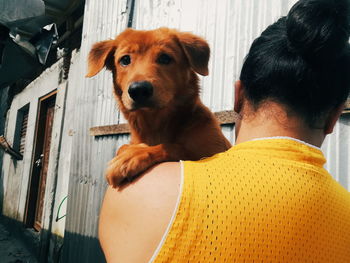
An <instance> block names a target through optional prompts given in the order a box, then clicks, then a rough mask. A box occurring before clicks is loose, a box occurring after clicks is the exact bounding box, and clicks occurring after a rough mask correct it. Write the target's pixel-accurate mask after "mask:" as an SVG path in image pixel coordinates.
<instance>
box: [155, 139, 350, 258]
mask: <svg viewBox="0 0 350 263" xmlns="http://www.w3.org/2000/svg"><path fill="white" fill-rule="evenodd" d="M324 163H325V159H324V157H323V154H322V152H321V151H320V150H319V149H318V148H316V147H312V146H310V145H306V144H304V143H301V142H298V141H294V140H291V139H286V138H284V139H265V140H256V141H249V142H244V143H241V144H238V145H236V146H234V147H232V148H231V149H230V150H228V151H227V152H225V153H221V154H217V155H215V156H214V157H211V158H207V159H204V160H201V161H197V162H189V161H186V162H183V164H182V165H183V178H182V179H183V183H182V193H181V194H180V199H179V203H178V207H177V209H176V211H175V213H174V216H173V219H172V222H171V224H170V225H169V228H168V230H167V233H166V235H165V236H164V239H163V240H162V242H161V244H160V245H159V248H158V250H157V251H156V253H155V255H154V259H152V260H151V261H153V260H154V261H153V262H156V263H159V262H172V263H173V262H181V263H182V262H191V263H197V262H198V263H199V262H203V263H207V262H220V263H221V262H259V263H260V262H264V263H265V262H269V263H271V262H283V263H287V262H293V263H296V262H297V263H300V262H317V263H322V262H327V263H330V262H334V263H349V262H350V193H349V192H348V191H347V190H345V189H344V188H343V187H342V186H340V185H339V184H338V183H337V182H336V181H335V180H334V179H333V178H332V177H331V176H330V175H329V174H328V172H327V171H326V170H325V169H324V168H323V165H324Z"/></svg>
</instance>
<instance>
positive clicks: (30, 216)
mask: <svg viewBox="0 0 350 263" xmlns="http://www.w3.org/2000/svg"><path fill="white" fill-rule="evenodd" d="M54 97H55V98H54ZM53 98H54V99H55V100H56V99H57V89H55V90H54V91H51V92H50V93H48V94H46V95H44V96H42V97H40V98H39V101H38V109H37V116H36V121H35V133H34V140H33V153H32V158H31V165H30V167H31V168H30V173H29V182H28V188H27V198H26V205H25V212H24V225H25V226H26V227H29V228H34V222H35V214H36V211H35V210H36V209H35V208H36V204H37V195H38V189H34V188H35V184H38V183H39V179H40V178H34V177H33V173H35V172H38V171H35V169H36V168H35V161H36V157H37V155H38V152H39V147H38V146H39V145H38V133H39V122H40V114H41V111H42V107H43V104H44V103H45V102H48V101H49V100H51V99H53ZM54 118H55V117H54ZM34 179H35V181H34ZM46 187H47V186H46ZM43 212H44V211H43Z"/></svg>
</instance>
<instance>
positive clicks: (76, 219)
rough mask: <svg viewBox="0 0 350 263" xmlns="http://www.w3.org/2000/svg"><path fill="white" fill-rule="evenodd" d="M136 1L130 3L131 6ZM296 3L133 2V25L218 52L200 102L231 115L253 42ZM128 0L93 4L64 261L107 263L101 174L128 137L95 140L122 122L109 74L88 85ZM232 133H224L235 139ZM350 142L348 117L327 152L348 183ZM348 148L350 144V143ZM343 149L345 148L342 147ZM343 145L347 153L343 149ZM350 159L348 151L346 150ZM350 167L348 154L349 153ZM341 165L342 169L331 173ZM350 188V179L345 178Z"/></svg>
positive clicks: (88, 13)
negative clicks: (102, 245) (96, 57)
mask: <svg viewBox="0 0 350 263" xmlns="http://www.w3.org/2000/svg"><path fill="white" fill-rule="evenodd" d="M130 2H131V1H130ZM295 2H296V1H295V0H259V1H258V0H220V1H213V0H192V1H188V0H135V10H134V11H135V12H134V17H133V27H135V28H137V29H152V28H157V27H160V26H168V27H171V28H178V29H180V30H184V31H191V32H193V33H196V34H198V35H201V36H203V37H204V38H206V39H207V40H208V42H209V44H210V46H211V49H212V56H211V60H210V75H209V76H208V77H205V78H202V94H201V97H202V99H203V101H204V103H205V104H206V105H208V106H209V107H210V108H211V109H212V110H213V111H220V110H231V109H233V83H234V81H235V80H236V79H238V77H239V72H240V69H241V65H242V62H243V59H244V56H245V55H246V53H247V51H248V49H249V46H250V44H251V43H252V41H253V39H254V38H255V37H257V36H258V35H259V34H260V33H261V31H262V30H263V29H264V28H265V27H266V26H267V25H269V24H270V23H272V22H274V21H275V20H277V19H278V18H279V17H280V16H281V15H285V14H286V13H287V11H288V10H289V8H290V7H291V6H292V5H293V4H294V3H295ZM126 6H127V0H120V1H118V0H113V1H105V0H104V1H100V0H87V1H86V6H85V17H84V27H83V43H82V47H81V51H80V52H81V54H80V62H78V63H81V67H82V68H81V72H82V75H80V76H76V75H74V76H70V79H72V81H73V79H74V83H76V85H75V87H73V88H75V89H76V102H75V103H76V107H75V112H74V125H75V126H74V127H75V128H74V137H73V148H72V149H73V152H72V162H71V166H72V167H71V175H70V176H71V178H70V183H69V196H68V208H67V220H66V233H65V244H64V260H63V262H101V261H102V256H101V254H99V253H97V252H96V248H97V247H98V245H97V239H96V237H97V222H98V213H99V209H100V204H101V201H102V197H103V193H104V190H105V187H106V183H105V180H104V175H103V171H104V169H105V164H106V162H107V161H108V160H110V159H111V158H112V157H113V155H114V151H115V150H116V148H117V147H118V146H119V145H122V144H123V143H125V142H126V141H127V140H128V138H127V136H119V137H113V136H108V137H101V138H93V137H91V136H90V135H89V128H90V127H93V126H99V125H109V124H116V123H121V122H124V121H125V120H123V118H122V117H121V116H120V115H119V113H118V111H117V110H116V107H115V102H114V99H113V96H112V81H111V76H110V74H109V73H103V74H99V75H98V76H96V77H94V78H93V79H88V80H87V79H83V75H84V73H83V72H84V71H85V69H86V58H87V55H88V51H89V48H90V47H91V44H92V43H94V42H96V41H100V40H104V39H108V38H114V36H115V35H116V34H117V33H118V32H120V31H121V30H122V29H123V28H125V27H126V23H127V9H126ZM232 130H233V129H232V127H229V126H227V127H224V132H225V135H226V136H227V137H228V138H230V140H231V141H233V132H232ZM340 136H342V139H341V140H342V141H343V140H344V136H345V137H346V136H347V137H346V138H347V139H348V141H349V139H350V131H349V119H347V120H345V121H344V123H343V124H339V125H338V126H337V132H336V134H335V135H333V136H332V137H331V138H330V140H329V141H328V142H327V146H326V147H325V152H326V153H327V155H328V156H329V158H330V161H329V166H328V167H329V168H330V169H331V170H332V169H333V170H334V171H335V172H336V173H338V177H339V178H348V176H349V174H348V172H349V166H347V170H346V171H345V170H343V166H339V165H338V163H337V159H336V156H335V154H334V151H337V149H340V146H343V144H340V140H339V137H340ZM347 145H348V144H347ZM344 147H345V146H344ZM344 147H343V148H344ZM342 150H343V151H345V152H346V153H348V152H349V150H348V149H342ZM342 156H343V157H342V158H346V160H344V161H343V162H344V163H346V165H349V164H348V163H349V162H348V159H349V154H347V155H343V152H342ZM333 167H340V168H333ZM340 181H343V183H344V182H346V183H347V184H348V185H349V182H348V180H346V179H340Z"/></svg>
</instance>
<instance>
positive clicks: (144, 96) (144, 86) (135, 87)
mask: <svg viewBox="0 0 350 263" xmlns="http://www.w3.org/2000/svg"><path fill="white" fill-rule="evenodd" d="M128 92H129V95H130V97H131V98H132V99H133V100H134V101H135V102H136V103H143V102H145V101H147V100H148V99H149V98H150V97H151V96H152V95H153V86H152V84H151V83H150V82H148V81H140V82H134V83H132V84H131V85H130V86H129V90H128Z"/></svg>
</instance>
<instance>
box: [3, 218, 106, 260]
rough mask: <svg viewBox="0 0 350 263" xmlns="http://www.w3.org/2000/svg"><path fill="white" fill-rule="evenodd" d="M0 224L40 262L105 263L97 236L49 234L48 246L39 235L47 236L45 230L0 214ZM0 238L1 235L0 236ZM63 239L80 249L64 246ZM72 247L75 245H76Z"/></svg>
mask: <svg viewBox="0 0 350 263" xmlns="http://www.w3.org/2000/svg"><path fill="white" fill-rule="evenodd" d="M0 225H4V226H5V227H6V230H7V231H8V232H9V233H10V235H11V236H12V237H14V238H16V239H18V240H20V241H21V243H23V244H24V245H25V246H26V248H27V249H28V250H29V251H30V252H31V253H32V254H33V256H34V257H35V258H36V259H37V260H38V262H39V263H41V262H53V263H90V262H91V263H105V262H106V260H105V258H104V255H103V253H102V250H101V247H100V244H99V241H98V239H97V238H93V237H87V236H82V235H79V234H75V233H69V232H65V238H64V239H63V238H62V237H61V236H58V235H55V234H54V233H51V234H49V238H48V239H47V240H50V241H49V242H50V246H49V244H48V243H46V244H42V241H41V238H40V237H41V236H47V234H48V233H47V230H41V232H36V231H35V230H33V229H29V228H25V226H24V224H23V223H22V222H19V221H16V220H14V219H11V218H9V217H5V216H0ZM0 238H1V236H0ZM64 240H69V242H67V244H75V243H79V244H80V246H79V247H80V248H81V250H79V251H77V250H72V249H70V248H69V247H68V246H67V247H65V245H64ZM74 247H77V246H76V245H75V246H74Z"/></svg>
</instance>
